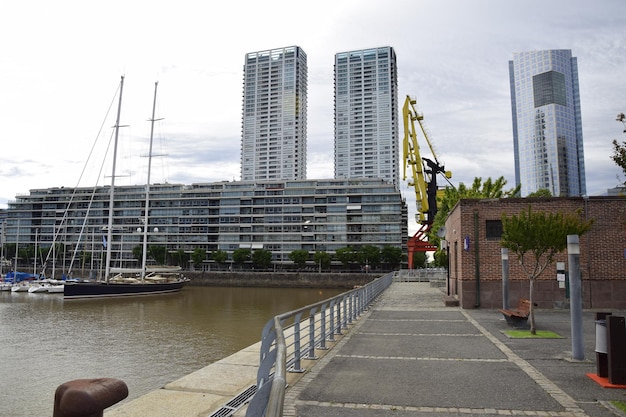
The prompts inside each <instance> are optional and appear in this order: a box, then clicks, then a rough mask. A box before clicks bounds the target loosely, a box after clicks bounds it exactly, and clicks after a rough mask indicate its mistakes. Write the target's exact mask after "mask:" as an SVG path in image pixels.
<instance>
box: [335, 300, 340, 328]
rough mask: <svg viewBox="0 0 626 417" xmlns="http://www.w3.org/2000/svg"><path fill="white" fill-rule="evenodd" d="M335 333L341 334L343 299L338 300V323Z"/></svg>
mask: <svg viewBox="0 0 626 417" xmlns="http://www.w3.org/2000/svg"><path fill="white" fill-rule="evenodd" d="M335 334H341V300H337V324H336V327H335Z"/></svg>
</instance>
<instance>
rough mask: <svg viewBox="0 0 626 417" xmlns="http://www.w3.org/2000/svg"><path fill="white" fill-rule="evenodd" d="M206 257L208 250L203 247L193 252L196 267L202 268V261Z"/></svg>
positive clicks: (192, 257) (192, 256) (192, 258)
mask: <svg viewBox="0 0 626 417" xmlns="http://www.w3.org/2000/svg"><path fill="white" fill-rule="evenodd" d="M205 259H206V251H205V250H204V249H202V248H196V249H194V250H193V252H192V253H191V260H192V261H193V265H194V268H201V267H202V262H204V260H205Z"/></svg>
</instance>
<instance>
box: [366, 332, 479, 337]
mask: <svg viewBox="0 0 626 417" xmlns="http://www.w3.org/2000/svg"><path fill="white" fill-rule="evenodd" d="M359 334H360V335H367V336H410V337H431V336H437V337H485V335H484V334H482V333H379V332H359Z"/></svg>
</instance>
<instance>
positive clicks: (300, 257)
mask: <svg viewBox="0 0 626 417" xmlns="http://www.w3.org/2000/svg"><path fill="white" fill-rule="evenodd" d="M289 259H290V260H291V261H292V262H293V263H294V264H296V266H297V267H298V269H301V268H304V266H305V265H306V261H307V259H309V251H307V250H304V249H296V250H294V251H291V252H290V253H289Z"/></svg>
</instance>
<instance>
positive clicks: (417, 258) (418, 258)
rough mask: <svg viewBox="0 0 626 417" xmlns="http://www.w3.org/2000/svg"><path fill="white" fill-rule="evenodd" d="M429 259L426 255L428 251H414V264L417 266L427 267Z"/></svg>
mask: <svg viewBox="0 0 626 417" xmlns="http://www.w3.org/2000/svg"><path fill="white" fill-rule="evenodd" d="M427 260H428V256H426V252H421V251H416V252H413V266H414V267H415V268H425V267H426V261H427Z"/></svg>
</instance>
